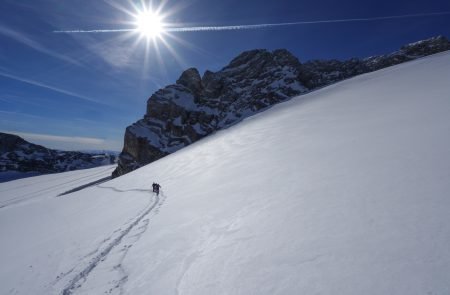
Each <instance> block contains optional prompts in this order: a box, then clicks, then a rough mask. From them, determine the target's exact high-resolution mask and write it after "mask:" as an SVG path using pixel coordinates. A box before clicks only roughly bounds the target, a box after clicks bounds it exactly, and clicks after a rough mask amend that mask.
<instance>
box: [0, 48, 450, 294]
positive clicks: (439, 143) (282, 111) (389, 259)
mask: <svg viewBox="0 0 450 295" xmlns="http://www.w3.org/2000/svg"><path fill="white" fill-rule="evenodd" d="M449 77H450V53H449V52H446V53H442V54H437V55H434V56H431V57H427V58H423V59H420V60H417V61H414V62H410V63H406V64H402V65H399V66H395V67H392V68H388V69H384V70H381V71H378V72H374V73H371V74H366V75H363V76H359V77H356V78H353V79H350V80H347V81H344V82H341V83H338V84H335V85H333V86H330V87H327V88H324V89H321V90H319V91H316V92H313V93H310V94H307V95H304V96H302V97H298V98H295V99H293V100H291V101H289V102H287V103H283V104H280V105H277V106H275V107H273V108H272V109H271V110H268V111H266V112H264V113H261V114H259V115H257V116H254V117H251V118H249V119H246V120H245V121H243V122H242V123H240V124H239V125H236V126H234V127H232V128H229V129H228V130H224V131H220V132H218V133H216V134H215V135H213V136H210V137H208V138H206V139H203V140H201V141H199V142H197V143H195V144H193V145H191V146H189V147H187V148H185V149H183V150H181V151H178V152H176V153H174V154H172V155H169V156H167V157H165V158H163V159H161V160H159V161H156V162H154V163H152V164H150V165H148V166H145V167H143V168H141V169H138V170H136V171H133V172H131V173H129V174H127V175H125V176H123V177H120V178H117V179H114V180H112V181H109V182H106V183H103V184H100V185H98V186H97V187H91V188H88V189H85V190H82V191H79V192H75V193H73V194H69V195H66V196H64V197H60V198H47V199H43V200H42V201H41V202H34V203H27V204H24V205H22V206H15V207H5V208H3V209H0V236H1V237H2V243H1V244H0V260H1V261H2V264H1V266H0V278H1V279H0V280H1V281H0V293H1V294H9V293H11V294H16V293H17V294H30V292H31V291H32V292H31V293H33V294H61V293H63V294H72V293H73V294H103V293H104V292H109V293H111V294H196V295H197V294H346V295H348V294H355V295H356V294H357V295H359V294H373V295H375V294H377V295H378V294H449V293H450V275H449V273H450V247H448V245H449V244H450V217H449V216H450V215H449V214H448V208H449V206H450V196H449V192H450V182H449V181H448V179H449V175H450V156H449V155H450V139H449V137H448V134H449V132H450V117H449V114H450V83H448V81H449ZM152 181H158V182H160V184H161V185H162V189H163V193H162V194H161V195H160V197H161V198H156V196H154V195H153V194H151V193H150V192H149V191H148V190H149V187H150V185H151V183H152ZM0 188H1V186H0ZM105 240H106V241H105ZM4 261H6V263H3V262H4ZM30 265H31V266H32V267H30Z"/></svg>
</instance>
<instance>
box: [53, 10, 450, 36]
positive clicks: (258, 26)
mask: <svg viewBox="0 0 450 295" xmlns="http://www.w3.org/2000/svg"><path fill="white" fill-rule="evenodd" d="M449 14H450V11H443V12H431V13H416V14H404V15H390V16H377V17H367V18H347V19H330V20H316V21H299V22H289V23H275V24H255V25H232V26H197V27H165V28H164V31H165V32H204V31H232V30H252V29H265V28H271V27H281V26H297V25H315V24H329V23H350V22H370V21H377V20H390V19H402V18H414V17H429V16H440V15H449ZM133 31H137V30H136V29H113V30H108V29H106V30H68V31H63V30H61V31H53V32H54V33H117V32H133Z"/></svg>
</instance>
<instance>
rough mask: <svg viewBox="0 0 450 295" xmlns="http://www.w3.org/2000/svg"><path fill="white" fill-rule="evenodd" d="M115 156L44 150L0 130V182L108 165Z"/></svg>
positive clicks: (113, 160)
mask: <svg viewBox="0 0 450 295" xmlns="http://www.w3.org/2000/svg"><path fill="white" fill-rule="evenodd" d="M116 157H117V156H116V155H115V154H112V153H101V152H91V153H87V152H84V153H82V152H74V151H59V150H53V149H48V148H46V147H43V146H41V145H36V144H33V143H30V142H28V141H26V140H24V139H23V138H21V137H19V136H17V135H13V134H7V133H0V182H2V181H8V180H12V179H17V178H23V177H28V176H35V175H40V174H47V173H57V172H63V171H72V170H78V169H86V168H94V167H98V166H103V165H111V164H114V163H115V162H116Z"/></svg>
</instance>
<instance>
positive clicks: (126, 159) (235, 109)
mask: <svg viewBox="0 0 450 295" xmlns="http://www.w3.org/2000/svg"><path fill="white" fill-rule="evenodd" d="M445 50H450V42H449V41H448V40H447V39H446V38H445V37H442V36H439V37H434V38H430V39H427V40H423V41H419V42H415V43H412V44H408V45H405V46H403V47H402V48H401V49H400V50H398V51H396V52H394V53H391V54H387V55H381V56H373V57H369V58H365V59H355V58H354V59H350V60H347V61H337V60H313V61H308V62H305V63H300V61H299V60H298V59H297V58H296V57H295V56H293V55H292V54H291V53H290V52H288V51H287V50H275V51H273V52H269V51H267V50H251V51H247V52H244V53H242V54H240V55H239V56H237V57H236V58H235V59H233V60H232V61H231V62H230V64H229V65H227V66H226V67H224V68H223V69H222V70H220V71H218V72H215V73H213V72H211V71H206V72H205V73H204V75H203V77H201V76H200V73H199V72H198V70H197V69H195V68H191V69H188V70H186V71H185V72H183V73H182V75H181V76H180V78H179V79H178V80H177V81H176V84H173V85H169V86H167V87H165V88H163V89H160V90H158V91H157V92H156V93H155V94H153V95H152V96H151V97H150V98H149V100H148V102H147V111H146V114H145V116H144V118H143V119H141V120H139V121H137V122H136V123H134V124H132V125H131V126H129V127H128V128H127V129H126V131H125V137H124V147H123V151H122V153H121V155H120V157H119V165H118V167H117V169H116V171H114V174H113V176H119V175H123V174H125V173H127V172H130V171H132V170H134V169H136V168H139V167H141V166H143V165H145V164H148V163H151V162H153V161H155V160H158V159H160V158H162V157H164V156H166V155H168V154H170V153H172V152H174V151H177V150H179V149H181V148H183V147H185V146H187V145H189V144H191V143H193V142H195V141H197V140H199V139H201V138H203V137H205V136H207V135H209V134H211V133H213V132H215V131H217V130H221V129H223V128H226V127H229V126H231V125H233V124H235V123H237V122H239V121H241V120H242V119H244V118H246V117H249V116H251V115H254V114H256V113H258V112H260V111H262V110H265V109H267V108H268V107H270V106H272V105H274V104H277V103H279V102H282V101H286V100H288V99H290V98H291V97H294V96H296V95H299V94H304V93H307V92H309V91H311V90H314V89H317V88H319V87H323V86H326V85H330V84H332V83H336V82H338V81H341V80H344V79H348V78H350V77H354V76H357V75H360V74H363V73H368V72H372V71H375V70H379V69H382V68H386V67H389V66H392V65H396V64H399V63H403V62H406V61H410V60H413V59H417V58H420V57H423V56H427V55H430V54H434V53H437V52H442V51H445Z"/></svg>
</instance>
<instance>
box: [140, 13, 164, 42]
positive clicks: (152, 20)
mask: <svg viewBox="0 0 450 295" xmlns="http://www.w3.org/2000/svg"><path fill="white" fill-rule="evenodd" d="M136 31H137V32H139V33H140V34H141V35H142V36H144V37H147V38H153V39H154V38H156V37H161V34H162V33H163V31H164V23H163V22H162V17H161V16H159V15H158V14H157V13H155V12H152V11H142V12H140V13H139V14H138V15H136Z"/></svg>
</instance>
